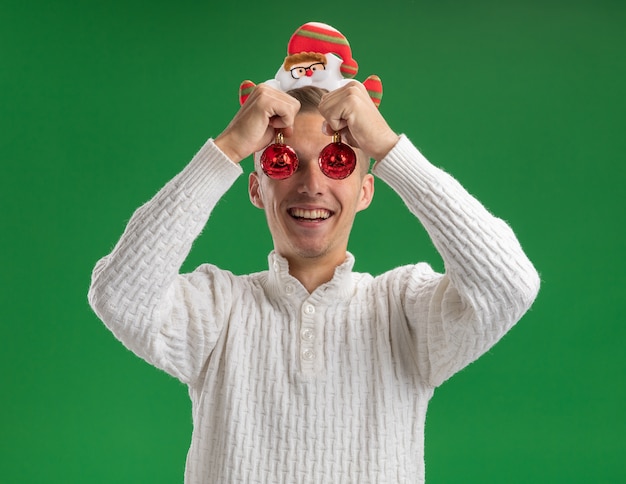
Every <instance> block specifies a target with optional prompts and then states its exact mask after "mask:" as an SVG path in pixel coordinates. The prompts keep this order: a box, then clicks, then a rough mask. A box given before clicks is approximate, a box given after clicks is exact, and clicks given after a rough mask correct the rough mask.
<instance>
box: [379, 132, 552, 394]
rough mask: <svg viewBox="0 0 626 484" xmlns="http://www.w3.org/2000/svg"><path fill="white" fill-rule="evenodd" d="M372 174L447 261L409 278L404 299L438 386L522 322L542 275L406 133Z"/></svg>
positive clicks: (421, 356) (423, 362) (418, 357)
mask: <svg viewBox="0 0 626 484" xmlns="http://www.w3.org/2000/svg"><path fill="white" fill-rule="evenodd" d="M373 171H374V173H375V174H376V175H377V176H379V177H380V178H381V179H382V180H384V181H385V182H386V183H388V184H389V185H390V186H391V187H392V188H393V189H394V190H395V191H396V192H397V193H398V195H399V196H400V197H401V198H402V200H403V201H404V202H405V204H406V205H407V207H408V208H409V210H410V211H411V212H412V213H413V214H414V215H415V216H416V217H418V219H419V220H420V221H421V223H422V224H423V226H424V228H425V229H426V231H427V232H428V234H429V236H430V237H431V239H432V241H433V243H434V245H435V247H436V248H437V250H438V251H439V253H440V254H441V256H442V259H443V261H444V265H445V274H443V275H438V276H435V277H433V278H427V279H424V277H423V275H424V271H423V267H422V269H420V268H419V267H420V266H415V269H414V270H413V271H408V273H404V274H405V277H406V281H405V283H404V284H403V286H404V293H403V294H402V295H401V296H400V297H401V299H402V300H401V302H400V306H401V307H402V311H403V313H404V320H405V321H406V324H407V325H408V326H409V328H408V334H410V335H411V340H412V341H413V344H412V347H413V348H414V355H413V361H416V362H417V364H418V367H419V368H418V369H419V371H420V373H421V374H422V376H423V378H424V379H425V380H426V381H427V382H429V383H430V384H431V385H433V386H437V385H440V384H441V383H442V382H443V381H445V380H446V379H447V378H449V377H450V376H452V375H453V374H454V373H456V372H457V371H459V370H460V369H461V368H463V367H464V366H466V365H468V364H469V363H471V362H472V361H474V360H475V359H476V358H478V357H479V356H480V355H482V354H483V353H484V352H486V351H487V350H488V349H489V348H490V347H491V346H493V345H494V344H495V343H496V342H497V341H498V340H499V339H500V338H501V337H502V336H503V335H504V334H505V333H506V332H507V331H508V330H509V329H510V328H511V327H512V326H513V325H514V324H515V323H516V322H517V321H518V320H519V319H520V318H521V317H522V315H523V314H524V313H525V312H526V311H527V310H528V308H529V307H530V306H531V304H532V303H533V301H534V299H535V297H536V295H537V292H538V290H539V284H540V281H539V276H538V274H537V271H536V270H535V268H534V267H533V265H532V263H531V262H530V261H529V260H528V258H527V257H526V255H525V254H524V252H523V251H522V248H521V247H520V244H519V242H518V240H517V238H516V237H515V235H514V233H513V231H512V230H511V228H510V227H509V226H508V225H507V224H506V223H505V222H504V221H502V220H501V219H499V218H496V217H494V216H493V215H492V214H490V213H489V212H488V211H487V210H486V209H485V207H484V206H483V205H481V204H480V202H478V201H477V200H476V199H475V198H474V197H472V196H471V195H470V194H469V193H468V192H467V191H466V190H465V189H464V188H463V187H462V186H461V185H460V184H459V183H458V182H457V181H456V180H455V179H454V178H452V177H451V176H450V175H448V174H447V173H445V172H444V171H442V170H441V169H439V168H437V167H435V166H433V165H432V164H431V163H429V162H428V160H426V158H424V156H423V155H422V154H421V153H420V152H419V151H418V150H417V149H416V148H415V146H414V145H413V144H412V143H411V142H410V141H409V140H408V139H407V138H406V137H405V136H401V138H400V140H399V142H398V143H397V145H396V146H395V147H394V149H393V150H392V151H391V152H390V153H389V154H388V155H387V156H386V157H385V159H383V160H381V161H380V162H378V163H377V164H376V165H375V166H374V169H373Z"/></svg>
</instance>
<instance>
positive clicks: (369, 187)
mask: <svg viewBox="0 0 626 484" xmlns="http://www.w3.org/2000/svg"><path fill="white" fill-rule="evenodd" d="M360 197H361V198H360V199H359V203H358V204H357V207H356V210H357V212H360V211H361V210H365V209H366V208H367V207H369V206H370V203H372V198H374V175H372V174H371V173H368V174H366V175H365V176H364V177H363V180H362V181H361V195H360Z"/></svg>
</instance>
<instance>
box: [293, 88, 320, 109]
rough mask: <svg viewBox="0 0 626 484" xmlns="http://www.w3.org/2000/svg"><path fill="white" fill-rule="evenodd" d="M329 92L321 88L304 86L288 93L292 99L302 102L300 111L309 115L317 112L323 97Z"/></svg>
mask: <svg viewBox="0 0 626 484" xmlns="http://www.w3.org/2000/svg"><path fill="white" fill-rule="evenodd" d="M327 92H328V91H327V90H326V89H322V88H320V87H315V86H304V87H299V88H297V89H291V90H290V91H287V94H289V95H290V96H291V97H294V98H296V99H297V100H298V101H300V111H301V112H305V113H309V112H311V111H317V108H318V106H319V105H320V102H321V100H322V96H323V95H324V94H326V93H327Z"/></svg>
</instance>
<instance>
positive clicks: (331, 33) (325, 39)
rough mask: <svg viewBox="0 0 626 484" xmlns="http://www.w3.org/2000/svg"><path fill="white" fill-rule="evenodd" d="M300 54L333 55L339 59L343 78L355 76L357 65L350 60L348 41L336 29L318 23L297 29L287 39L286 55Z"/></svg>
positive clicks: (350, 53)
mask: <svg viewBox="0 0 626 484" xmlns="http://www.w3.org/2000/svg"><path fill="white" fill-rule="evenodd" d="M300 52H319V53H321V54H335V55H336V56H337V57H340V58H341V60H342V61H343V63H342V64H341V73H342V74H343V77H347V78H350V79H351V78H353V77H354V76H356V74H357V72H358V70H359V65H358V64H357V62H356V61H355V60H354V59H353V58H352V50H351V49H350V44H349V43H348V39H346V37H345V36H344V35H343V34H342V33H341V32H339V31H338V30H337V29H335V28H333V27H331V26H330V25H326V24H323V23H320V22H308V23H306V24H304V25H303V26H301V27H300V28H298V30H296V31H295V33H294V34H293V35H292V36H291V39H289V44H288V45H287V53H288V54H289V55H292V54H299V53H300Z"/></svg>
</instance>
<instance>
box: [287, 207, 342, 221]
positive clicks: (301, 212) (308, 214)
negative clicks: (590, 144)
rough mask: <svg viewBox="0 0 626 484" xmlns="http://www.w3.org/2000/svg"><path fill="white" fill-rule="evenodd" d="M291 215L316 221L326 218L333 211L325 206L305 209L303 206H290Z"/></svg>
mask: <svg viewBox="0 0 626 484" xmlns="http://www.w3.org/2000/svg"><path fill="white" fill-rule="evenodd" d="M289 215H291V216H292V217H293V218H295V219H298V220H310V221H314V220H326V219H328V218H329V217H330V216H331V215H332V212H331V211H330V210H326V209H323V208H316V209H313V210H305V209H303V208H290V209H289Z"/></svg>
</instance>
